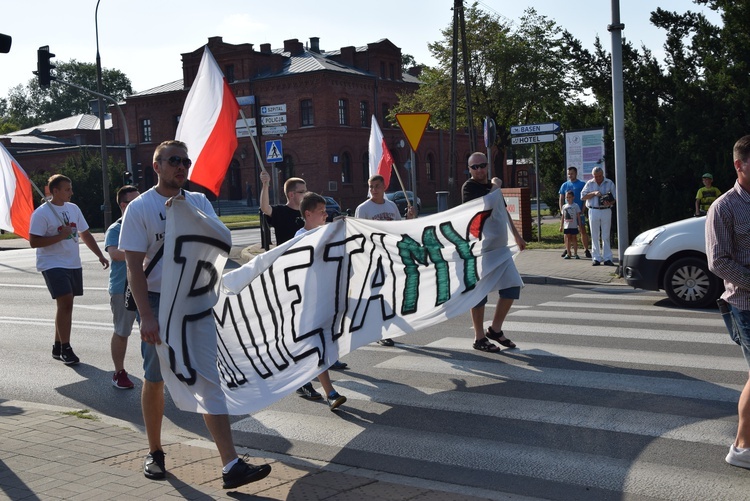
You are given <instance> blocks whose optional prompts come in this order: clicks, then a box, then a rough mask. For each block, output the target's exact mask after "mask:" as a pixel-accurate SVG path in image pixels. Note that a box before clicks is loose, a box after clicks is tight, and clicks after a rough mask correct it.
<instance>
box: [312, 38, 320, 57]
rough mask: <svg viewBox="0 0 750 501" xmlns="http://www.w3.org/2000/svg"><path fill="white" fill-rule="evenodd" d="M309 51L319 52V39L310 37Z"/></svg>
mask: <svg viewBox="0 0 750 501" xmlns="http://www.w3.org/2000/svg"><path fill="white" fill-rule="evenodd" d="M310 50H311V51H312V52H318V53H319V52H320V37H310Z"/></svg>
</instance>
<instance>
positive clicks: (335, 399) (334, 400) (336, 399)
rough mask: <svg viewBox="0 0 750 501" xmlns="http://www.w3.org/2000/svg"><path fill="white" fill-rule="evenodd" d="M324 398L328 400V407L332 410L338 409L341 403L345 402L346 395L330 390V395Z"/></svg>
mask: <svg viewBox="0 0 750 501" xmlns="http://www.w3.org/2000/svg"><path fill="white" fill-rule="evenodd" d="M326 400H328V407H329V408H330V409H331V410H332V411H335V410H336V409H338V407H339V406H340V405H341V404H344V403H346V397H345V396H343V395H339V394H338V392H337V391H335V390H334V391H332V392H331V394H330V395H328V398H327V399H326Z"/></svg>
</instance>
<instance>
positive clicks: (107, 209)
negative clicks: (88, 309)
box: [94, 0, 112, 229]
mask: <svg viewBox="0 0 750 501" xmlns="http://www.w3.org/2000/svg"><path fill="white" fill-rule="evenodd" d="M100 1H101V0H96V10H95V11H94V26H95V28H96V91H97V92H98V93H99V94H103V93H104V92H103V89H102V87H103V86H102V60H101V58H100V57H99V2H100ZM104 117H105V112H104V99H102V98H101V96H100V97H99V142H100V143H101V157H102V192H103V195H104V203H103V204H102V210H103V211H104V229H107V228H109V225H110V224H112V204H111V203H110V201H109V172H107V135H106V130H105V123H104Z"/></svg>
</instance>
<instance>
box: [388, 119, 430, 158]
mask: <svg viewBox="0 0 750 501" xmlns="http://www.w3.org/2000/svg"><path fill="white" fill-rule="evenodd" d="M396 120H397V121H398V125H399V126H400V127H401V130H402V131H404V135H405V136H406V140H407V141H409V146H411V149H412V151H417V148H419V142H420V141H421V140H422V135H423V134H424V131H425V130H426V129H427V123H428V122H429V121H430V114H429V113H396Z"/></svg>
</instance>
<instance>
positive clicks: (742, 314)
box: [724, 304, 750, 369]
mask: <svg viewBox="0 0 750 501" xmlns="http://www.w3.org/2000/svg"><path fill="white" fill-rule="evenodd" d="M729 306H730V308H731V312H730V315H726V316H724V322H725V323H726V324H727V328H728V329H729V334H730V336H731V337H732V340H733V341H734V342H735V343H737V344H739V345H740V346H741V347H742V355H743V356H744V357H745V362H746V363H747V366H748V369H750V311H748V310H740V309H738V308H736V307H734V306H732V305H731V304H730V305H729Z"/></svg>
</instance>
